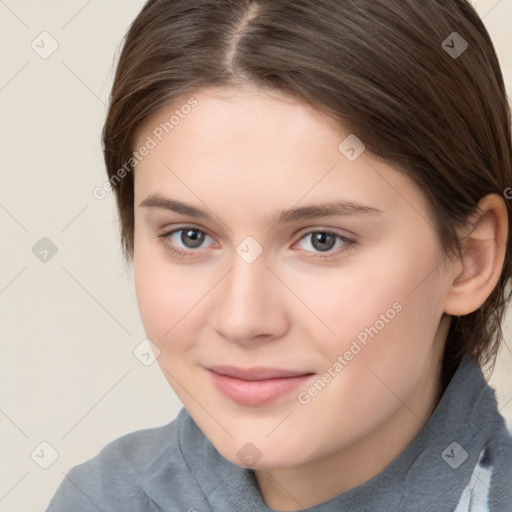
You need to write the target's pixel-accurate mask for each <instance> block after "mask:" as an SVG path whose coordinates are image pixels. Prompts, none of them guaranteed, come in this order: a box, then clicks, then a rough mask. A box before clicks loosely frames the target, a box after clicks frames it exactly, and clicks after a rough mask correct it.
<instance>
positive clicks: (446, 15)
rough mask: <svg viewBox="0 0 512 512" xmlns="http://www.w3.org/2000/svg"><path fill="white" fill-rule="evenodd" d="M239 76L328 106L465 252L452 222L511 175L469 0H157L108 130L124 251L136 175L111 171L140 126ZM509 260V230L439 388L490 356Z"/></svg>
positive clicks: (132, 49)
mask: <svg viewBox="0 0 512 512" xmlns="http://www.w3.org/2000/svg"><path fill="white" fill-rule="evenodd" d="M454 32H456V33H457V34H454ZM456 44H457V46H456ZM465 44H467V48H465V46H464V45H465ZM241 83H251V84H254V85H256V86H258V87H262V88H267V89H268V88H270V89H273V90H279V91H282V92H285V93H287V94H291V95H293V96H295V97H297V98H299V99H301V100H302V101H304V102H306V103H308V104H310V105H312V106H314V107H315V108H317V109H319V110H322V111H323V112H325V113H327V114H328V115H330V116H332V118H333V119H335V120H337V121H339V122H340V123H341V125H342V126H344V127H345V128H348V129H349V130H350V133H354V134H356V135H357V136H358V137H359V138H360V139H361V140H362V141H363V142H364V144H365V146H366V148H367V150H368V151H369V152H370V153H371V154H373V155H375V156H376V157H379V158H381V159H382V160H383V161H385V162H387V163H388V164H390V165H392V166H394V167H395V168H397V170H400V171H401V172H403V173H405V174H406V175H407V176H408V177H409V178H410V179H411V180H413V182H414V183H415V184H416V185H417V186H418V187H419V188H420V190H422V191H423V193H424V194H425V197H426V198H427V199H428V203H429V207H430V210H431V211H430V213H431V218H432V219H433V223H434V226H435V232H436V235H437V238H438V241H439V246H440V247H441V248H442V250H443V252H444V254H446V255H449V254H450V253H451V254H453V255H457V254H460V252H459V251H460V250H461V247H460V240H458V238H457V235H456V229H457V228H458V227H463V226H464V225H465V224H466V222H467V220H468V217H469V216H470V215H471V214H473V213H475V212H476V211H477V205H478V202H479V200H480V199H481V198H482V197H483V196H485V195H487V194H489V193H498V194H502V193H503V191H504V190H505V189H506V188H507V187H508V186H509V185H510V183H511V181H512V180H511V179H510V178H511V168H512V165H511V164H512V161H511V160H512V150H511V135H510V108H509V105H508V102H507V96H506V91H505V86H504V83H503V77H502V74H501V70H500V67H499V63H498V60H497V57H496V53H495V50H494V47H493V44H492V42H491V39H490V37H489V34H488V32H487V30H486V29H485V27H484V25H483V23H482V21H481V19H480V18H479V16H478V15H477V13H476V12H475V10H474V9H473V8H472V7H471V5H470V4H469V2H468V1H466V0H421V1H418V0H343V1H342V0H314V1H312V0H149V1H148V2H147V3H146V4H145V5H144V7H143V9H142V11H141V12H140V14H139V15H138V16H137V18H136V19H135V20H134V22H133V23H132V25H131V26H130V29H129V31H128V33H127V35H126V37H125V39H124V45H123V49H122V52H121V54H120V58H119V62H118V66H117V70H116V74H115V78H114V83H113V87H112V92H111V96H110V105H109V110H108V115H107V118H106V121H105V125H104V129H103V144H104V146H103V150H104V156H105V163H106V167H107V172H108V176H109V179H110V181H111V183H113V184H114V185H116V184H117V183H116V182H115V180H114V181H113V179H114V178H117V181H118V182H119V184H118V186H116V187H115V194H116V200H117V206H118V210H119V216H120V229H121V239H122V246H123V250H124V254H125V257H126V259H127V260H129V259H132V258H133V241H134V240H133V232H134V204H133V200H134V194H133V173H132V172H126V171H125V172H123V173H122V175H123V178H122V180H119V174H117V175H116V173H118V172H119V170H120V169H126V163H127V162H130V157H131V156H132V153H133V151H134V149H135V148H134V141H135V136H136V131H137V129H138V127H140V125H141V123H142V122H143V121H144V120H145V119H147V118H148V116H150V115H151V114H153V113H156V112H157V111H159V110H160V109H162V108H164V107H166V106H167V105H168V104H170V103H171V102H173V101H176V100H177V99H178V98H183V97H184V95H186V94H193V92H194V91H197V90H199V89H201V88H204V87H217V86H225V85H227V86H229V85H237V84H241ZM129 170H133V166H129ZM506 204H507V213H508V218H509V226H510V223H511V219H512V215H511V206H510V204H509V202H507V203H506ZM511 270H512V259H511V242H510V237H509V240H508V241H507V250H506V257H505V263H504V266H503V270H502V274H501V277H500V279H499V282H498V284H497V285H496V287H495V288H494V290H493V291H492V293H491V295H490V296H489V297H488V299H487V300H486V302H485V303H484V304H483V305H482V306H481V307H480V308H479V309H478V310H477V311H475V312H473V313H471V314H468V315H465V316H462V317H457V318H452V319H451V320H452V322H451V325H450V330H449V333H448V337H447V343H446V348H445V353H444V358H443V365H442V381H443V382H442V388H443V389H445V387H446V385H447V383H448V382H449V379H450V378H451V376H452V374H453V372H454V371H455V369H456V367H457V365H458V363H459V362H460V359H461V357H462V356H463V355H464V354H468V355H470V356H471V357H473V358H474V359H476V360H477V361H478V362H479V363H480V365H482V366H483V365H485V364H487V363H489V362H491V363H492V365H493V366H494V362H495V357H496V354H497V351H498V348H499V345H500V343H501V341H502V339H503V334H502V331H501V322H502V320H503V317H504V314H505V311H506V306H507V303H508V300H509V298H510V290H508V286H507V283H508V281H509V277H510V275H511Z"/></svg>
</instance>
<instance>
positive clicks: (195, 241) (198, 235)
mask: <svg viewBox="0 0 512 512" xmlns="http://www.w3.org/2000/svg"><path fill="white" fill-rule="evenodd" d="M158 239H159V240H160V241H161V242H162V243H163V244H164V246H165V247H166V249H167V250H168V251H169V252H171V253H173V254H175V255H177V256H180V257H186V256H189V253H190V252H194V249H197V248H200V247H201V245H202V244H203V243H204V242H205V240H207V239H210V240H213V239H212V238H211V237H210V236H208V235H207V234H206V233H205V232H204V231H202V230H200V229H198V228H195V227H193V226H186V227H183V228H180V229H175V230H173V231H167V232H165V233H162V234H161V235H158ZM180 244H181V245H180Z"/></svg>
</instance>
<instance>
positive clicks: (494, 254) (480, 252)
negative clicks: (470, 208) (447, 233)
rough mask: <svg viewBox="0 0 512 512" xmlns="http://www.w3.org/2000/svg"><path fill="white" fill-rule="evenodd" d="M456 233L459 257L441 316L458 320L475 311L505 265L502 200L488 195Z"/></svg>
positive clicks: (504, 209) (506, 223)
mask: <svg viewBox="0 0 512 512" xmlns="http://www.w3.org/2000/svg"><path fill="white" fill-rule="evenodd" d="M478 205H479V210H478V211H477V213H476V214H475V215H474V216H473V217H471V219H470V220H469V221H468V226H467V228H466V230H465V231H464V232H462V233H460V236H461V245H462V257H461V258H460V259H459V260H458V261H457V265H454V266H453V273H452V276H451V277H452V278H453V280H452V283H451V286H450V289H449V291H448V294H447V296H446V300H445V308H444V311H445V313H447V314H449V315H455V316H462V315H467V314H469V313H472V312H473V311H476V310H477V309H478V308H479V307H480V306H481V305H482V304H483V303H484V302H485V300H486V299H487V298H488V297H489V295H490V294H491V292H492V291H493V289H494V287H495V286H496V284H497V283H498V280H499V278H500V275H501V271H502V268H503V263H504V261H505V252H506V246H507V237H508V216H507V207H506V204H505V201H504V199H503V198H502V197H501V196H500V195H498V194H488V195H486V196H485V197H483V198H482V199H481V200H480V202H479V203H478Z"/></svg>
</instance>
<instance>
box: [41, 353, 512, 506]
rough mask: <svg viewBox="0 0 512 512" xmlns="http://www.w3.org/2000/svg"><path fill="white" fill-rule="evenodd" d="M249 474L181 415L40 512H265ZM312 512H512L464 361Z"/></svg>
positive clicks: (496, 433)
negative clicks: (404, 436) (359, 471)
mask: <svg viewBox="0 0 512 512" xmlns="http://www.w3.org/2000/svg"><path fill="white" fill-rule="evenodd" d="M273 510H274V509H271V508H269V507H267V506H266V505H265V502H264V500H263V499H262V497H261V494H260V492H259V489H258V485H257V482H256V480H255V478H254V474H253V472H252V471H251V470H249V469H245V468H241V467H239V466H237V465H235V464H232V463H231V462H229V461H228V460H227V459H225V458H224V457H223V456H222V455H221V454H220V453H219V452H218V451H217V450H216V449H215V447H214V446H213V445H212V443H211V442H210V441H209V439H208V438H207V437H206V436H205V435H204V434H203V432H202V431H201V430H200V429H199V427H198V426H197V425H196V423H195V422H194V420H193V419H192V417H191V416H190V414H189V413H188V411H187V410H186V409H185V408H182V409H181V410H180V412H179V413H178V416H177V417H176V418H175V419H174V420H173V421H171V422H170V423H168V424H167V425H164V426H160V427H156V428H150V429H144V430H138V431H136V432H132V433H129V434H126V435H124V436H122V437H120V438H118V439H115V440H114V441H112V442H110V443H109V444H108V445H106V446H105V447H104V448H103V449H102V450H101V451H100V452H99V454H98V455H96V456H95V457H93V458H92V459H90V460H88V461H86V462H84V463H82V464H79V465H77V466H75V467H73V468H72V469H71V470H70V471H69V472H68V474H67V475H66V476H65V478H64V479H63V481H62V482H61V484H60V486H59V488H58V489H57V492H56V493H55V495H54V496H53V498H52V500H51V502H50V504H49V506H48V508H47V509H46V512H99V511H101V512H114V511H115V512H157V511H159V512H164V511H165V512H175V511H176V512H206V511H216V512H271V511H273ZM304 510H308V511H310V512H334V511H342V512H365V511H368V512H370V511H372V512H397V511H403V512H415V511H417V512H434V511H435V512H512V438H511V437H510V434H509V432H507V429H506V426H505V422H504V419H503V417H502V416H501V415H500V414H499V412H498V408H497V403H496V399H495V393H494V391H493V389H492V388H490V387H489V386H488V384H487V382H486V381H485V379H484V376H483V374H482V371H481V369H480V367H479V366H478V365H477V364H476V362H474V361H473V360H472V359H470V358H469V357H465V358H464V359H463V361H462V362H461V364H460V365H459V367H458V369H457V371H456V372H455V374H454V376H453V378H452V380H451V382H450V384H449V386H448V387H447V389H446V391H445V393H444V394H443V396H442V398H441V400H440V402H439V404H438V405H437V407H436V409H435V411H434V412H433V414H432V416H431V417H430V419H429V420H428V422H427V423H426V424H425V425H424V427H423V429H422V430H421V431H420V432H419V434H418V435H417V436H416V437H415V438H414V440H413V441H412V442H411V443H410V444H409V445H408V446H407V447H406V448H405V450H404V451H402V453H401V454H400V455H399V456H398V457H397V458H396V459H395V460H394V461H392V462H391V463H390V464H389V465H388V466H387V467H385V468H384V469H383V470H382V471H381V472H380V473H378V474H377V475H376V476H374V477H373V478H371V479H370V480H368V481H367V482H365V483H363V484H362V485H359V486H358V487H355V488H353V489H351V490H349V491H347V492H344V493H342V494H339V495H338V496H336V497H334V498H332V499H330V500H328V501H326V502H324V503H322V504H319V505H316V506H314V507H311V508H308V509H304Z"/></svg>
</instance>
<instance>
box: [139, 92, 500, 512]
mask: <svg viewBox="0 0 512 512" xmlns="http://www.w3.org/2000/svg"><path fill="white" fill-rule="evenodd" d="M193 96H194V98H196V100H197V101H198V105H197V106H196V107H195V108H194V109H193V110H192V111H191V113H190V114H188V115H187V116H185V117H184V118H183V119H180V122H179V124H178V125H177V126H175V127H174V129H173V131H172V132H170V134H169V135H167V136H165V137H164V138H163V139H162V141H160V142H159V143H158V144H157V145H156V147H155V148H153V149H151V151H150V152H149V154H148V155H147V156H145V157H144V158H143V159H142V161H140V162H139V163H138V164H137V166H136V169H135V171H134V173H135V174H134V180H135V182H134V187H135V190H134V191H135V236H134V239H135V244H134V276H135V286H136V294H137V300H138V304H139V310H140V313H141V318H142V321H143V324H144V327H145V330H146V334H147V336H148V337H149V338H150V339H151V340H152V341H153V343H154V344H155V345H156V346H157V347H158V349H159V350H160V356H159V357H158V364H159V365H160V367H161V369H162V371H163V373H164V375H165V377H166V378H167V380H168V382H169V384H170V385H171V387H172V388H173V389H174V391H175V392H176V394H177V395H178V397H179V398H180V399H181V401H182V402H183V404H184V406H185V407H186V408H187V410H188V411H189V413H190V414H191V416H192V417H193V419H194V420H195V422H196V423H197V424H198V426H199V427H200V428H201V429H202V431H203V432H204V433H205V434H206V436H207V437H208V438H209V439H210V440H211V442H212V443H213V445H214V446H215V447H216V448H217V450H218V451H219V452H220V453H221V454H222V455H223V456H224V457H225V458H226V459H228V460H229V461H231V462H232V463H234V464H237V465H239V466H246V464H244V463H243V462H242V460H241V459H240V458H239V457H238V456H237V453H238V452H239V450H240V449H241V448H242V447H243V446H244V445H245V444H246V443H248V442H251V443H253V444H254V445H255V446H256V447H257V449H258V450H259V452H260V453H261V458H260V459H259V460H258V461H257V462H256V463H254V464H253V465H252V466H251V467H252V468H253V469H254V471H255V475H256V479H257V482H258V486H259V489H260V492H261V494H262V497H263V499H264V501H265V502H266V504H267V505H268V506H270V507H272V508H275V509H276V510H300V509H301V508H306V507H310V506H313V505H316V504H319V503H322V502H324V501H327V500H328V499H330V498H332V497H334V496H336V495H337V494H339V493H342V492H344V491H347V490H349V489H351V488H353V487H355V486H357V485H360V484H362V483H363V482H365V481H367V480H369V479H370V478H372V477H373V476H375V475H376V474H377V473H378V472H380V471H381V470H382V469H384V468H385V466H387V465H388V464H389V463H390V462H391V461H392V460H393V459H395V458H396V457H397V455H399V454H400V453H401V452H402V451H403V449H404V448H405V447H406V446H407V445H408V444H409V443H410V442H411V441H412V440H413V439H414V437H415V436H416V435H417V434H418V432H419V431H420V430H421V428H422V427H423V425H424V424H425V422H426V421H427V420H428V418H429V416H430V415H431V413H432V411H433V410H434V408H435V406H436V405H437V402H438V400H439V395H440V392H441V391H442V390H440V389H439V378H440V362H441V357H442V351H443V347H444V342H445V338H446V334H447V329H448V326H449V319H450V316H449V315H461V314H467V313H469V312H471V311H474V310H475V309H477V308H478V307H479V306H480V305H481V304H482V303H483V302H484V300H485V299H486V298H487V296H488V295H489V294H490V293H491V291H492V289H493V287H494V286H495V284H496V283H497V280H498V278H499V275H500V271H501V267H502V264H503V258H504V246H505V240H506V237H507V228H506V209H505V205H504V202H503V200H502V199H501V198H500V197H499V196H496V195H490V196H487V197H486V198H485V199H484V200H483V201H482V203H481V206H482V208H483V210H482V211H483V213H482V216H481V217H478V218H476V219H475V223H474V224H473V225H472V227H473V231H472V232H471V235H470V236H468V237H467V239H466V240H467V245H466V247H467V248H468V250H467V252H466V253H465V256H464V259H454V260H450V261H444V260H443V259H442V256H441V252H440V251H439V248H438V247H437V245H436V241H435V235H434V230H433V223H432V221H431V219H430V217H429V215H428V211H427V203H426V200H425V198H424V197H423V195H422V193H421V191H419V190H418V189H417V188H416V187H415V186H414V184H413V183H412V182H410V181H409V180H408V179H407V178H406V177H404V176H403V175H402V174H400V173H399V172H397V171H396V170H394V169H393V168H392V167H390V166H388V165H385V164H384V163H382V162H381V161H379V160H377V159H375V158H374V157H372V156H371V155H370V154H369V152H368V151H365V152H363V153H362V155H361V156H359V158H357V159H356V160H355V161H349V160H348V159H347V158H345V156H344V155H343V154H342V153H341V152H340V151H339V150H338V145H339V144H340V142H341V141H343V140H344V139H345V137H346V136H347V135H348V132H346V131H344V130H343V129H341V128H340V127H338V126H337V125H335V123H334V121H333V120H332V119H330V118H329V117H327V116H326V115H325V114H323V113H321V112H319V111H317V110H314V109H312V108H311V107H309V106H307V105H305V104H303V103H301V102H299V101H297V100H295V99H293V98H291V97H287V96H284V95H281V94H279V95H278V93H275V92H274V93H270V92H268V91H262V90H258V89H254V88H252V87H249V86H244V87H243V88H242V87H239V88H236V89H234V88H231V89H228V88H222V89H205V90H201V91H198V92H197V93H195V94H194V95H193ZM187 98H188V96H187ZM185 102H186V99H184V100H183V103H181V104H184V103H185ZM179 105H180V104H179V103H176V104H174V105H173V106H172V107H169V108H166V109H163V110H162V111H160V112H158V113H156V114H154V115H153V116H152V117H151V118H149V119H148V120H146V122H145V123H144V124H143V125H142V126H141V127H140V129H139V130H138V133H137V141H136V147H140V146H141V145H142V144H143V143H144V141H145V140H147V139H146V138H147V136H148V135H150V134H151V133H152V130H153V129H154V128H155V127H156V126H158V125H159V123H160V122H165V121H166V120H168V119H169V117H170V115H171V114H172V112H173V111H174V109H176V108H179ZM154 193H159V194H161V195H162V196H166V197H169V198H172V199H175V200H179V201H182V202H185V203H187V204H191V205H193V206H196V207H198V208H201V209H205V210H207V211H208V212H209V213H210V214H211V216H212V218H211V219H210V220H208V219H197V218H194V217H190V216H188V215H185V214H183V213H175V212H171V211H168V210H165V209H162V208H155V207H144V206H140V203H141V202H142V201H143V200H144V199H146V198H147V197H148V196H150V195H151V194H154ZM342 199H343V200H350V201H356V202H359V203H363V204H365V205H368V206H371V207H373V208H378V209H379V210H381V213H379V214H357V215H347V216H331V217H323V218H317V219H309V220H308V219H306V220H298V221H295V222H293V223H290V224H281V225H276V224H275V222H274V221H273V220H272V217H273V216H277V215H278V214H279V213H280V212H281V211H282V210H286V209H289V208H293V207H297V206H305V205H312V204H321V203H325V202H328V201H335V200H342ZM475 226H476V227H475ZM180 228H189V229H190V228H196V229H199V230H200V231H201V232H202V233H204V234H205V235H207V236H206V237H205V239H204V242H203V243H202V245H200V246H199V247H197V248H196V247H195V246H194V245H193V241H191V240H190V239H186V240H185V242H186V243H188V246H187V245H184V243H183V241H182V240H181V238H180V235H181V234H182V232H180V231H178V232H177V234H174V235H169V236H168V237H167V239H166V240H164V241H162V240H160V239H159V238H158V236H159V235H161V234H164V233H168V232H169V231H172V230H173V229H174V230H178V229H180ZM325 231H328V232H334V233H336V234H339V235H342V236H345V237H348V238H349V239H353V240H355V242H356V243H355V244H354V245H349V244H347V243H344V242H343V241H342V240H341V239H338V241H337V242H336V245H335V246H334V247H333V248H332V249H329V250H328V251H327V252H322V251H321V249H320V250H319V249H318V248H317V246H314V245H313V244H312V238H311V233H312V232H313V233H314V232H325ZM468 232H469V231H466V232H465V233H464V234H465V235H467V233H468ZM247 236H251V237H253V238H254V239H255V240H256V241H257V243H258V244H259V246H261V248H262V249H263V252H262V254H261V255H260V256H259V257H257V258H256V259H255V260H254V261H253V262H252V263H247V262H246V261H245V260H244V259H242V258H241V257H240V256H239V255H238V254H237V252H236V249H237V246H238V245H239V244H240V243H241V242H242V241H243V240H244V239H245V238H246V237H247ZM169 247H174V248H176V249H178V250H182V251H185V253H186V254H187V256H185V257H179V256H176V255H174V254H172V253H171V252H170V251H169ZM325 254H329V255H331V256H332V257H331V258H328V259H320V258H316V257H315V255H320V256H322V255H325ZM394 303H399V304H400V306H401V309H400V311H399V312H397V313H396V314H395V315H394V318H392V319H391V320H389V321H388V322H386V323H385V326H384V327H383V328H382V329H381V330H379V332H378V334H377V335H376V336H375V337H374V338H373V339H371V338H370V339H369V340H368V343H367V345H366V346H364V348H363V349H362V350H361V351H360V352H359V353H357V355H356V356H354V357H353V359H352V360H350V361H348V362H347V365H346V366H344V368H343V370H342V371H341V372H339V373H337V374H336V376H335V377H334V378H332V379H331V381H330V382H329V383H328V384H327V385H326V386H325V387H324V388H323V389H322V390H321V391H320V392H319V393H318V394H317V395H316V396H314V397H312V398H311V400H310V401H309V403H307V404H303V403H300V402H299V400H298V398H297V396H298V392H299V391H301V389H302V390H304V389H306V390H307V389H308V387H309V386H311V383H310V384H309V385H308V387H303V388H301V389H297V390H296V391H293V392H291V393H288V394H286V395H283V396H281V397H279V398H278V399H277V400H275V401H273V402H271V403H269V404H266V405H262V406H245V405H239V404H238V403H236V402H234V401H232V400H230V399H229V398H227V397H226V396H225V395H223V394H222V393H220V392H219V391H218V390H217V389H216V388H215V387H214V386H213V383H212V377H211V375H210V373H209V372H208V371H207V370H206V369H205V367H207V366H210V365H213V364H227V365H232V366H237V367H242V368H247V367H253V366H266V367H275V368H285V369H291V370H302V371H304V372H313V373H315V374H316V375H315V379H314V380H318V378H319V377H321V375H322V374H324V373H325V372H326V371H327V369H328V368H329V367H331V368H332V365H333V363H334V362H335V361H336V360H337V357H338V356H339V355H342V354H344V353H345V352H346V351H347V350H349V349H350V346H351V343H352V341H353V340H354V339H356V337H357V335H358V334H360V333H361V332H362V331H364V329H365V327H369V326H371V325H375V324H376V321H377V320H379V318H381V316H380V315H382V314H385V313H386V311H387V310H389V309H390V308H392V305H393V304H394Z"/></svg>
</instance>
